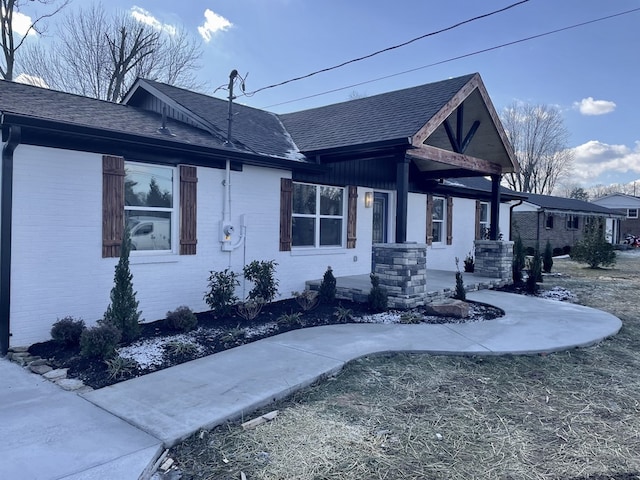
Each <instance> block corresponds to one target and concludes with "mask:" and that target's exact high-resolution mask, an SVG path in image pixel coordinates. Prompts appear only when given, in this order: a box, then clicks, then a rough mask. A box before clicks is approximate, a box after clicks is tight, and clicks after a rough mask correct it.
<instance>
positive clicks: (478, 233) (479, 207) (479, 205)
mask: <svg viewBox="0 0 640 480" xmlns="http://www.w3.org/2000/svg"><path fill="white" fill-rule="evenodd" d="M481 211H482V202H480V200H476V240H480V239H481V238H482V232H481V231H480V212H481Z"/></svg>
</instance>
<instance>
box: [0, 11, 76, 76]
mask: <svg viewBox="0 0 640 480" xmlns="http://www.w3.org/2000/svg"><path fill="white" fill-rule="evenodd" d="M28 3H31V4H33V3H40V4H41V5H43V6H45V7H50V8H47V9H46V10H47V11H46V12H45V13H37V12H36V14H35V20H34V19H31V18H30V17H28V16H26V15H25V16H24V17H23V18H25V19H29V20H30V21H29V23H28V24H27V25H25V27H26V28H24V29H23V30H24V31H23V32H18V31H16V29H15V20H16V19H17V15H20V13H21V12H20V10H21V8H22V6H23V5H25V4H28ZM56 3H57V6H56V5H55V4H56ZM68 3H69V0H61V1H58V0H0V24H1V25H0V30H1V31H0V35H1V36H2V37H1V38H0V42H1V43H2V63H1V64H0V77H2V78H3V79H5V80H13V73H14V67H15V62H16V53H17V52H18V50H19V49H20V48H21V47H22V46H23V45H24V42H25V40H26V39H27V36H28V35H29V34H30V33H33V32H35V33H38V34H42V33H43V32H44V24H45V21H46V19H48V18H51V17H53V16H54V15H55V14H56V13H58V12H59V11H60V10H62V9H63V8H64V7H65V6H67V4H68ZM16 14H17V15H16Z"/></svg>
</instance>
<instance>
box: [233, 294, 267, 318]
mask: <svg viewBox="0 0 640 480" xmlns="http://www.w3.org/2000/svg"><path fill="white" fill-rule="evenodd" d="M263 306H264V300H262V299H261V298H255V299H253V300H247V301H246V302H240V303H239V304H238V305H237V306H236V308H237V310H238V315H240V316H241V317H242V318H244V319H245V320H247V321H251V320H253V319H254V318H256V317H257V316H258V314H259V313H260V310H262V307H263Z"/></svg>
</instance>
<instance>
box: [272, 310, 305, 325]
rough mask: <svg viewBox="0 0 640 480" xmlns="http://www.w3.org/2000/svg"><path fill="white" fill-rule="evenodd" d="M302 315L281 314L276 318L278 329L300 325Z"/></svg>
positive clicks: (297, 313)
mask: <svg viewBox="0 0 640 480" xmlns="http://www.w3.org/2000/svg"><path fill="white" fill-rule="evenodd" d="M301 320H302V313H300V312H296V313H283V314H282V315H280V316H279V317H278V320H277V322H278V326H279V327H280V328H292V327H297V326H298V325H301V324H302V322H301Z"/></svg>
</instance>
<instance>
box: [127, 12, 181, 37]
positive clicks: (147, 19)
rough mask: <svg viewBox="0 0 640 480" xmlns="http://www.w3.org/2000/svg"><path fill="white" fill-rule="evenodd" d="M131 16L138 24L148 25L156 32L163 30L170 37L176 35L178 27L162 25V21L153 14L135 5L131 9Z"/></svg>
mask: <svg viewBox="0 0 640 480" xmlns="http://www.w3.org/2000/svg"><path fill="white" fill-rule="evenodd" d="M131 16H132V17H133V18H134V19H135V20H137V21H138V22H140V23H144V24H147V25H149V26H150V27H153V28H155V29H156V30H162V31H164V32H166V33H168V34H169V35H175V33H176V27H174V26H173V25H169V24H167V23H162V22H161V21H160V20H158V19H157V18H156V17H154V16H153V15H152V14H151V12H149V11H148V10H145V9H144V8H140V7H138V6H135V5H134V6H133V7H131Z"/></svg>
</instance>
